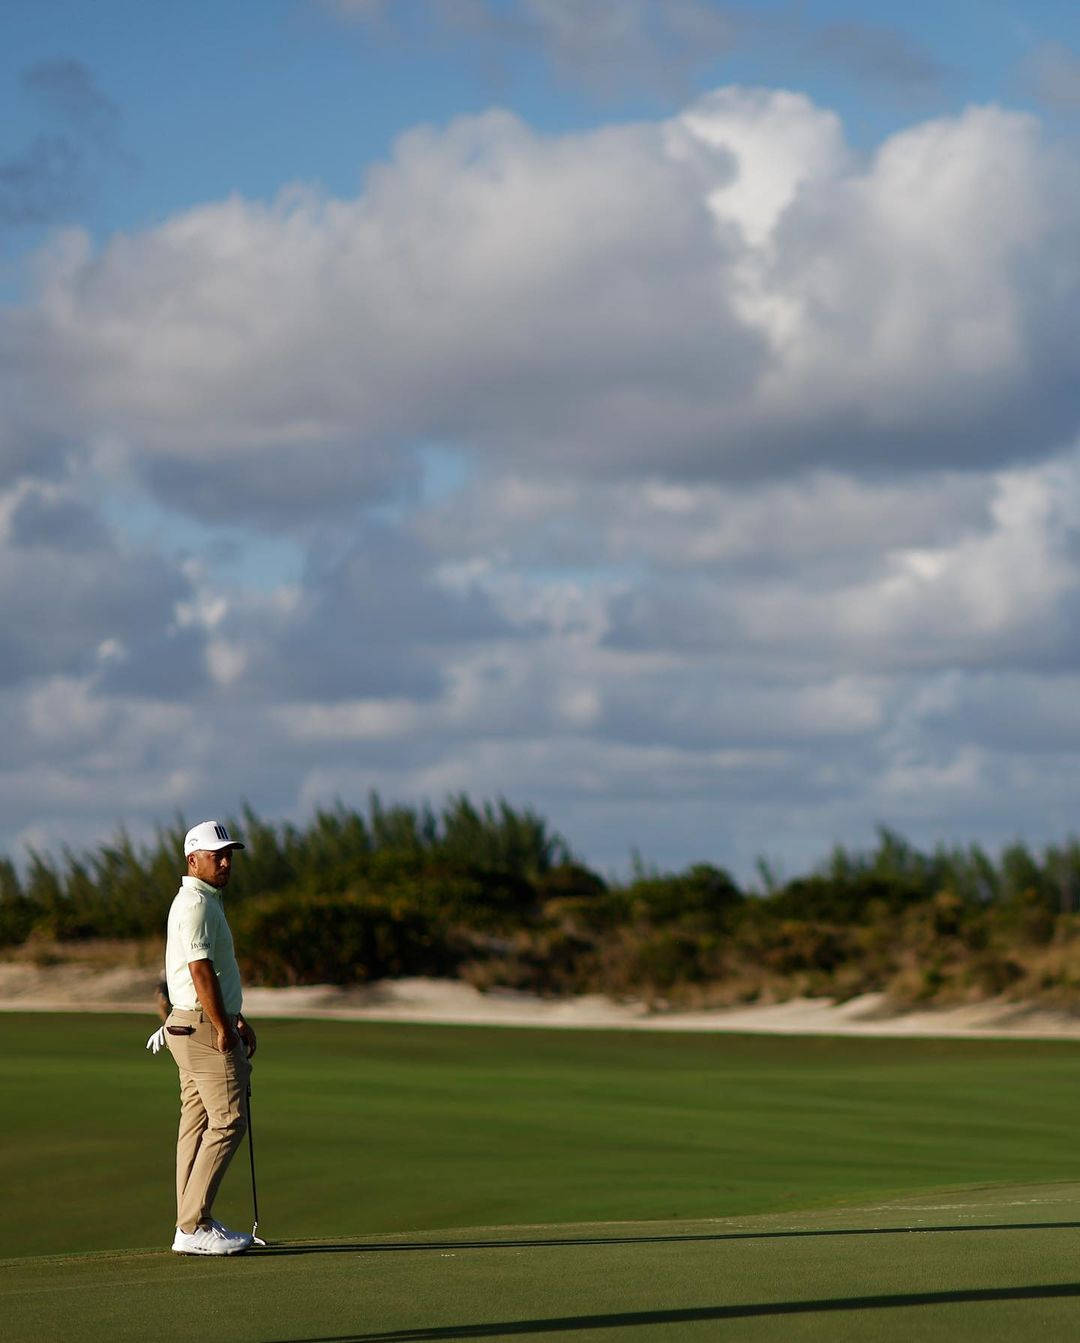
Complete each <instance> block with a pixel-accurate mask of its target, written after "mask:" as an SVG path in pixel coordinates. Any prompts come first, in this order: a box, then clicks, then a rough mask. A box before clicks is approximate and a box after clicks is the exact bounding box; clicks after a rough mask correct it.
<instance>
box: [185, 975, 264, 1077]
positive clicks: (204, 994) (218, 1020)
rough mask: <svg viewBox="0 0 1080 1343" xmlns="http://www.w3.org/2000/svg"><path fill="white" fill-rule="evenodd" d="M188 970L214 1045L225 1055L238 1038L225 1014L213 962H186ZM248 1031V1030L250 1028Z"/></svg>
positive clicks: (233, 1047) (233, 1046)
mask: <svg viewBox="0 0 1080 1343" xmlns="http://www.w3.org/2000/svg"><path fill="white" fill-rule="evenodd" d="M188 970H189V971H190V973H191V982H192V983H193V984H194V985H195V992H196V993H197V994H198V996H199V1003H200V1004H201V1006H202V1010H203V1011H204V1012H205V1013H206V1015H207V1016H208V1017H209V1018H210V1020H211V1022H212V1023H213V1027H214V1034H215V1037H216V1038H215V1040H214V1044H215V1045H216V1047H217V1048H218V1050H220V1052H221V1053H222V1054H227V1053H228V1052H229V1050H230V1049H235V1048H236V1046H237V1044H238V1043H239V1041H240V1036H239V1035H238V1034H237V1031H236V1027H235V1026H234V1025H233V1024H232V1022H231V1021H230V1020H229V1018H228V1015H227V1014H226V1012H225V1004H224V1003H223V1002H222V1000H221V985H220V984H219V983H218V977H217V975H216V974H215V973H214V962H213V961H188ZM248 1029H249V1030H250V1027H249V1028H248Z"/></svg>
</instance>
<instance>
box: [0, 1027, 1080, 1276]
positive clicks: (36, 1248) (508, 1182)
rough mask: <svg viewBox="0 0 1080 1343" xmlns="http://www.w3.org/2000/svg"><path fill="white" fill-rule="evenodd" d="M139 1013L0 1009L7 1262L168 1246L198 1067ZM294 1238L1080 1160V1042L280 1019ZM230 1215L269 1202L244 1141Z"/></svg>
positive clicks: (271, 1185)
mask: <svg viewBox="0 0 1080 1343" xmlns="http://www.w3.org/2000/svg"><path fill="white" fill-rule="evenodd" d="M151 1025H152V1022H150V1021H149V1020H148V1021H145V1022H144V1021H142V1020H140V1019H138V1018H133V1017H130V1016H126V1017H125V1016H76V1017H73V1016H59V1015H55V1016H54V1015H20V1016H2V1017H0V1051H2V1054H3V1058H4V1064H5V1066H4V1069H3V1071H2V1074H0V1102H2V1112H3V1115H4V1130H5V1141H4V1144H3V1148H2V1155H0V1187H2V1188H3V1189H4V1190H5V1191H7V1192H8V1194H9V1198H10V1199H11V1200H12V1201H13V1203H14V1206H15V1208H16V1209H17V1210H18V1216H17V1217H16V1218H12V1217H6V1218H4V1219H3V1220H2V1222H0V1257H3V1256H11V1255H19V1254H27V1255H34V1254H50V1253H58V1252H71V1251H78V1250H85V1249H87V1248H88V1247H93V1248H95V1249H103V1250H104V1249H125V1248H137V1247H154V1246H161V1245H166V1244H168V1242H169V1239H170V1238H171V1232H172V1224H173V1207H172V1152H173V1133H174V1126H175V1122H176V1108H177V1104H176V1085H177V1084H176V1071H175V1068H174V1066H173V1064H172V1061H171V1060H170V1059H169V1058H168V1057H166V1056H159V1057H158V1058H152V1057H151V1056H150V1055H148V1054H146V1053H145V1051H144V1050H143V1041H144V1039H145V1035H146V1032H147V1030H148V1029H149V1027H150V1026H151ZM261 1040H262V1043H261V1047H260V1051H259V1056H258V1066H257V1069H256V1074H255V1082H254V1087H255V1097H254V1118H255V1136H256V1151H257V1158H258V1171H259V1186H260V1212H261V1215H262V1226H263V1229H264V1230H265V1232H266V1233H267V1234H268V1235H270V1236H273V1237H355V1236H359V1235H369V1234H374V1233H386V1232H394V1231H410V1230H418V1229H424V1230H428V1231H430V1230H433V1229H438V1228H450V1227H461V1226H481V1225H482V1226H492V1225H510V1226H513V1225H519V1224H535V1223H543V1222H556V1223H572V1222H597V1221H607V1220H617V1221H644V1220H653V1219H659V1220H670V1219H675V1218H688V1219H689V1218H703V1217H721V1216H731V1215H737V1214H744V1213H759V1212H770V1211H783V1210H786V1209H805V1208H811V1207H826V1206H830V1205H837V1204H838V1203H842V1202H844V1201H848V1202H865V1201H867V1200H869V1199H882V1198H888V1197H894V1196H903V1195H905V1194H910V1193H913V1192H918V1191H923V1190H936V1189H945V1188H959V1187H964V1186H971V1185H979V1184H984V1185H989V1184H995V1183H1000V1184H1006V1183H1028V1184H1031V1183H1038V1182H1053V1181H1061V1180H1066V1181H1070V1180H1074V1179H1080V1152H1078V1145H1077V1142H1076V1120H1077V1113H1078V1106H1077V1101H1078V1099H1080V1051H1078V1049H1077V1047H1076V1046H1075V1045H1074V1044H1070V1043H1058V1042H1031V1041H956V1040H933V1041H927V1040H923V1041H919V1040H852V1039H838V1038H824V1037H820V1038H815V1037H811V1038H800V1039H796V1038H791V1037H768V1036H754V1037H750V1036H725V1035H710V1036H706V1035H688V1034H687V1035H683V1034H679V1035H652V1034H645V1033H633V1032H615V1031H609V1032H601V1031H539V1030H512V1029H501V1030H500V1029H487V1028H476V1027H438V1026H400V1025H394V1026H390V1025H373V1024H357V1023H345V1022H299V1021H269V1022H266V1023H264V1025H263V1029H262V1033H261ZM218 1212H219V1215H220V1216H221V1217H222V1219H223V1220H225V1221H229V1222H230V1223H232V1224H236V1225H240V1226H243V1225H244V1223H245V1220H247V1219H249V1218H250V1189H249V1184H248V1171H247V1162H246V1153H243V1154H241V1158H238V1160H237V1162H236V1163H235V1164H234V1167H233V1170H232V1171H231V1172H230V1175H229V1178H228V1180H227V1181H226V1184H225V1187H224V1191H223V1194H222V1197H221V1199H220V1200H219V1205H218Z"/></svg>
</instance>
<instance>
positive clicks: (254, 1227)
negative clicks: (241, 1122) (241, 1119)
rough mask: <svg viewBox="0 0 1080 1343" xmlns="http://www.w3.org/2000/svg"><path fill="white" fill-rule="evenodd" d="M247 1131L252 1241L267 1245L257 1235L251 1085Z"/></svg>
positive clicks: (257, 1198) (248, 1093) (256, 1193)
mask: <svg viewBox="0 0 1080 1343" xmlns="http://www.w3.org/2000/svg"><path fill="white" fill-rule="evenodd" d="M247 1131H248V1155H249V1156H250V1157H251V1208H252V1214H253V1216H254V1219H255V1220H254V1221H253V1223H252V1226H251V1239H252V1241H253V1242H254V1244H256V1245H265V1244H266V1241H265V1240H263V1239H262V1238H261V1237H260V1236H258V1235H256V1234H255V1233H256V1232H257V1231H258V1229H259V1192H258V1189H257V1188H256V1186H255V1134H254V1131H253V1130H252V1127H251V1083H250V1082H249V1083H248V1089H247Z"/></svg>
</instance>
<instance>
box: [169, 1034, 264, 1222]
mask: <svg viewBox="0 0 1080 1343" xmlns="http://www.w3.org/2000/svg"><path fill="white" fill-rule="evenodd" d="M178 1032H179V1033H178ZM165 1043H166V1044H167V1045H168V1048H169V1053H170V1054H171V1055H172V1056H173V1058H174V1059H175V1060H176V1066H177V1068H178V1069H179V1071H180V1127H179V1130H178V1132H177V1136H176V1225H177V1226H178V1227H179V1228H180V1230H181V1231H187V1232H189V1233H190V1232H192V1231H194V1230H195V1228H196V1227H199V1226H209V1225H210V1221H211V1216H212V1211H211V1210H212V1209H213V1206H214V1197H215V1195H216V1194H217V1191H218V1186H219V1185H220V1184H221V1181H222V1179H223V1177H224V1175H225V1172H226V1170H227V1169H228V1166H229V1162H230V1161H231V1160H232V1156H233V1153H234V1152H235V1151H236V1149H237V1148H238V1147H239V1146H240V1144H241V1142H242V1141H243V1138H244V1134H245V1132H246V1131H247V1086H248V1078H249V1077H250V1076H251V1064H250V1063H249V1062H248V1058H247V1054H246V1053H245V1050H244V1046H243V1044H240V1045H238V1046H237V1047H236V1048H235V1049H231V1050H230V1051H229V1052H228V1053H227V1054H222V1053H220V1052H219V1051H218V1050H217V1049H216V1048H215V1047H214V1027H213V1023H212V1022H211V1021H210V1018H209V1017H207V1016H205V1015H204V1014H203V1013H202V1012H199V1011H195V1012H185V1011H182V1010H181V1009H180V1008H173V1010H172V1012H171V1014H170V1015H169V1019H168V1021H166V1023H165Z"/></svg>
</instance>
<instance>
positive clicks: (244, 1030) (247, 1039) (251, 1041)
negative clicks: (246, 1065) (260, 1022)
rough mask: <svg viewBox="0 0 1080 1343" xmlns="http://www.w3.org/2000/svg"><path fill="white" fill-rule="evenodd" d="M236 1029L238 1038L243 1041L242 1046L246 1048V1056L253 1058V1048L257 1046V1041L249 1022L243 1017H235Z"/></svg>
mask: <svg viewBox="0 0 1080 1343" xmlns="http://www.w3.org/2000/svg"><path fill="white" fill-rule="evenodd" d="M236 1030H237V1034H238V1035H239V1036H240V1039H241V1040H242V1041H243V1042H244V1048H245V1049H246V1050H247V1056H248V1058H249V1059H250V1058H253V1057H254V1054H255V1050H256V1049H257V1048H258V1041H257V1040H256V1039H255V1032H254V1031H253V1030H252V1028H251V1022H250V1021H247V1020H246V1019H245V1018H244V1017H237V1018H236Z"/></svg>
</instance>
